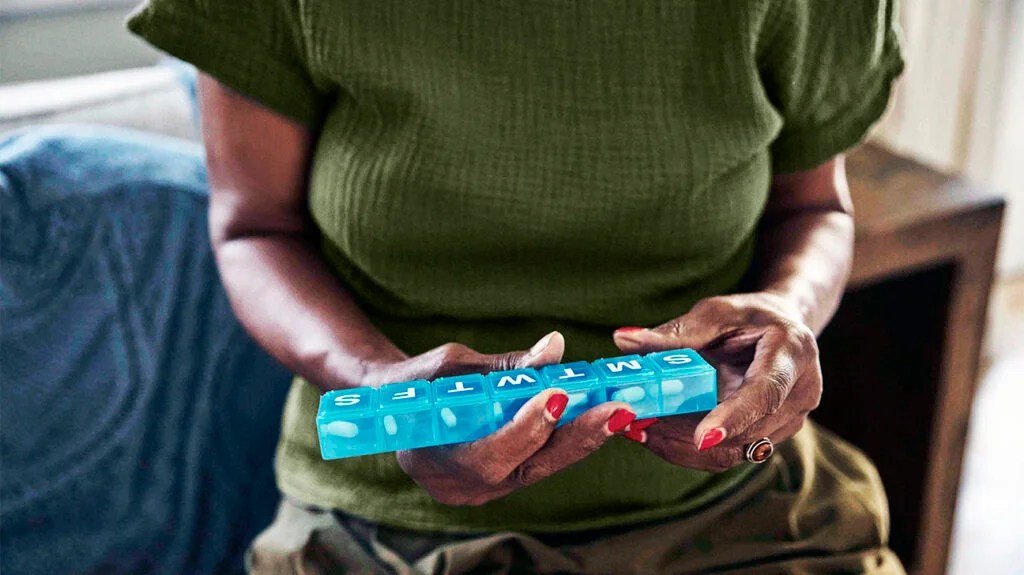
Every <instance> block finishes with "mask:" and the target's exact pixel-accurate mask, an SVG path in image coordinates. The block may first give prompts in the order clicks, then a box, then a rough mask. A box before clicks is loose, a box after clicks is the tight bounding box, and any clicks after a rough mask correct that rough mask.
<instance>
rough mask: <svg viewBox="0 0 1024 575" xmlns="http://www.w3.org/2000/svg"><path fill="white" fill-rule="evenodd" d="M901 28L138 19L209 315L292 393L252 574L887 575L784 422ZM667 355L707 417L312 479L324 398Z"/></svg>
mask: <svg viewBox="0 0 1024 575" xmlns="http://www.w3.org/2000/svg"><path fill="white" fill-rule="evenodd" d="M895 12H896V11H895V7H894V6H893V3H892V2H891V1H888V0H844V1H843V2H838V1H836V2H821V1H815V0H773V1H770V2H746V1H742V0H730V1H723V2H699V1H682V2H671V1H654V0H650V1H628V0H594V1H582V0H581V1H574V2H522V1H510V0H482V1H480V2H472V3H469V2H456V1H450V0H439V1H434V2H398V1H385V0H381V1H377V2H336V1H330V0H305V1H298V0H257V1H252V0H217V1H216V2H214V1H208V0H149V2H148V3H146V4H144V5H142V6H140V7H139V8H138V9H137V10H136V11H135V12H134V13H133V14H132V16H131V17H130V18H129V21H128V26H129V28H130V29H131V30H132V31H134V32H135V33H137V34H139V35H141V36H142V37H144V38H145V39H147V40H148V41H149V42H150V43H152V44H153V45H155V46H157V47H159V48H161V49H163V50H165V51H167V52H169V53H171V54H173V55H175V56H178V57H180V58H182V59H184V60H187V61H189V62H192V63H193V64H195V65H196V66H197V67H198V68H199V69H200V70H201V71H202V73H203V74H202V76H201V78H200V92H201V97H200V100H201V108H202V120H203V132H204V140H205V144H206V154H207V164H208V173H209V182H210V186H211V200H210V208H209V209H210V232H211V235H212V241H213V245H214V249H215V252H216V259H217V262H218V267H219V270H220V273H221V275H222V278H223V282H224V285H225V286H226V288H227V291H228V293H229V295H230V299H231V301H232V305H233V307H234V309H235V311H236V313H237V315H238V317H239V318H240V320H241V321H242V323H243V324H244V325H245V326H246V328H247V329H248V330H249V331H250V332H251V333H252V335H253V336H254V338H255V339H256V340H257V341H258V342H259V343H260V344H261V345H263V346H264V347H265V348H266V349H268V350H269V351H270V352H271V353H272V354H273V355H274V356H275V357H277V358H278V359H280V360H281V361H282V362H283V363H284V364H285V365H287V366H288V367H289V368H290V369H292V370H293V371H294V372H295V373H296V374H297V375H296V378H295V381H294V383H293V385H292V387H291V390H290V393H289V396H288V400H287V404H286V407H285V413H284V422H283V430H282V436H281V439H280V443H279V448H278V451H277V458H276V471H277V478H278V485H279V487H280V489H281V491H282V492H283V493H284V495H285V496H286V498H287V501H286V502H285V503H284V504H283V505H282V507H281V508H280V509H279V512H278V516H277V518H276V519H275V521H274V523H273V524H272V525H271V526H270V527H269V528H268V529H267V530H266V531H265V532H264V533H263V534H262V535H261V536H260V537H259V538H257V540H256V541H255V542H254V544H253V546H252V548H251V549H250V554H249V558H248V562H249V568H250V569H251V570H252V571H253V572H256V573H279V572H301V573H315V572H352V573H390V572H394V573H419V572H432V573H478V572H486V573H521V572H543V573H554V572H571V573H576V572H578V573H617V574H624V573H683V572H687V573H689V572H701V571H714V572H744V573H747V572H749V573H780V572H790V573H810V572H866V573H901V572H902V571H903V569H902V566H901V565H900V563H899V560H898V559H897V558H896V557H895V555H894V554H893V553H892V552H891V551H890V550H889V548H888V547H887V529H888V527H887V522H888V519H887V508H886V502H885V497H884V494H883V491H882V487H881V484H880V481H879V479H878V476H877V473H876V472H875V471H874V469H873V468H872V466H871V464H870V463H869V462H868V461H867V460H866V459H865V457H864V456H863V455H862V454H861V453H859V452H858V451H856V450H855V449H854V448H852V447H851V446H849V445H847V444H845V443H843V442H842V441H840V440H839V439H837V438H836V437H834V436H832V435H830V434H828V433H827V432H825V431H824V430H822V429H819V428H817V427H815V426H814V425H813V424H808V422H807V415H808V413H809V412H810V411H811V410H813V409H814V408H815V407H816V406H817V404H818V401H819V399H820V396H821V393H822V387H823V382H822V379H821V373H820V369H819V365H818V350H817V345H816V342H815V334H816V333H817V332H819V331H820V330H821V329H822V328H823V327H824V326H825V325H826V323H827V322H828V320H829V318H830V316H831V315H832V314H833V312H834V310H835V308H836V306H837V305H838V301H839V299H840V296H841V294H842V291H843V285H844V282H845V279H846V277H847V274H848V271H849V269H850V261H851V252H852V238H853V225H852V215H851V214H852V207H851V203H850V197H849V194H848V190H847V187H846V181H845V175H844V171H843V158H842V154H843V152H844V151H845V150H847V149H848V148H850V147H851V146H853V145H855V144H856V143H858V142H859V141H860V140H861V139H862V138H863V137H864V135H865V133H866V132H867V130H868V129H869V128H870V126H871V125H872V124H873V123H874V122H876V121H877V119H878V118H879V116H880V115H881V114H882V113H883V111H884V109H885V107H886V105H887V101H888V98H889V94H890V90H891V85H892V82H893V80H894V79H895V78H896V77H897V76H898V75H899V73H900V72H901V70H902V65H903V64H902V59H901V56H900V53H899V40H898V30H897V27H896V26H897V25H896V23H895V22H896V13H895ZM634 326H643V327H634ZM682 347H692V348H695V349H697V350H698V351H700V352H701V353H702V354H704V355H705V356H706V357H708V358H709V360H710V361H711V362H712V363H713V364H714V365H715V366H716V368H717V369H718V371H719V376H720V380H721V381H720V390H719V392H720V395H719V398H720V404H719V405H718V406H717V407H716V408H715V409H713V410H712V411H710V412H708V413H706V414H701V415H698V416H675V417H667V418H662V419H661V420H658V421H654V420H650V419H648V420H637V419H636V414H635V413H634V412H633V411H631V409H630V408H629V406H628V405H627V404H623V403H615V402H609V403H606V404H603V405H600V406H598V407H594V408H592V409H590V410H589V411H587V412H585V413H584V414H582V415H580V416H579V417H578V418H576V419H575V420H573V421H572V422H571V423H569V424H567V425H564V426H562V427H559V428H557V429H556V428H555V427H556V423H557V421H558V419H559V417H560V416H561V414H562V410H563V409H564V407H565V403H566V396H565V393H564V392H563V391H561V390H558V389H549V390H546V391H545V392H543V393H541V394H539V395H537V396H536V397H534V398H533V399H532V400H531V401H529V402H528V403H527V404H526V405H525V406H524V407H523V408H522V409H521V410H520V411H519V412H518V413H517V415H516V418H515V420H514V421H513V422H512V423H510V424H508V425H506V426H505V427H503V428H501V429H500V430H498V431H497V432H495V433H494V434H492V435H490V436H488V437H486V438H483V439H480V440H478V441H475V442H471V443H467V444H461V445H457V446H448V447H438V448H425V449H417V450H406V451H399V452H398V453H397V454H383V455H377V456H367V457H359V458H351V459H342V460H335V461H324V460H322V459H321V457H320V453H319V449H318V444H317V437H316V433H315V426H314V418H315V411H316V408H317V404H318V399H319V396H320V394H321V393H323V392H325V391H327V390H331V389H338V388H346V387H355V386H378V385H381V384H385V383H389V382H398V381H407V380H412V379H418V378H422V379H433V378H436V377H440V376H445V375H451V374H462V373H472V372H488V371H494V370H499V369H506V368H513V367H523V366H540V365H545V364H550V363H558V362H560V361H571V360H578V359H586V360H593V359H595V358H598V357H602V356H604V357H608V356H613V355H621V354H622V353H633V352H647V351H652V350H661V349H674V348H682ZM773 449H775V450H777V453H776V454H775V455H774V456H772V457H767V456H769V455H770V454H771V452H772V450H773ZM766 458H767V462H768V464H767V465H757V464H756V463H757V462H761V461H763V460H765V459H766Z"/></svg>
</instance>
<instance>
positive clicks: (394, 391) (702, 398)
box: [316, 349, 718, 459]
mask: <svg viewBox="0 0 1024 575" xmlns="http://www.w3.org/2000/svg"><path fill="white" fill-rule="evenodd" d="M550 387H557V388H559V389H563V390H565V392H566V393H568V394H569V404H568V405H567V406H566V410H565V413H564V414H563V415H562V418H561V420H560V421H559V425H565V423H567V422H569V421H572V420H573V419H574V418H575V417H577V416H578V415H579V414H581V413H583V412H584V411H586V410H587V409H589V408H591V407H593V406H595V405H598V404H599V403H603V402H605V401H623V402H626V403H628V404H630V405H631V406H632V407H633V409H634V410H636V414H637V416H638V417H641V418H644V417H660V416H666V415H676V414H681V413H694V412H700V411H708V410H710V409H712V408H714V407H715V405H716V403H717V398H718V392H717V381H716V377H715V370H714V368H712V367H711V366H710V365H709V364H708V363H707V362H706V361H704V359H703V358H702V357H701V356H700V355H698V354H697V352H695V351H693V350H692V349H680V350H673V351H662V352H658V353H652V354H648V355H646V356H639V355H627V356H624V357H614V358H610V359H599V360H597V361H595V362H593V363H587V362H585V361H577V362H573V363H564V364H559V365H549V366H546V367H543V368H541V369H540V370H535V369H514V370H510V371H497V372H493V373H490V374H487V375H479V374H469V375H460V376H455V377H443V378H440V379H436V380H434V381H433V382H428V381H425V380H416V381H408V382H405V383H392V384H389V385H384V386H381V387H380V388H379V389H372V388H356V389H344V390H338V391H331V392H328V393H326V394H324V395H323V396H322V397H321V398H320V409H319V411H318V412H317V416H316V427H317V433H318V435H319V436H320V451H321V454H322V456H323V458H324V459H339V458H342V457H354V456H357V455H367V454H370V453H384V452H387V451H397V450H400V449H414V448H417V447H427V446H432V445H447V444H451V443H461V442H464V441H472V440H474V439H479V438H481V437H484V436H486V435H488V434H490V433H493V432H494V431H495V430H497V429H498V428H499V427H501V426H502V425H504V424H505V423H507V422H508V421H510V420H511V419H512V417H513V416H515V414H516V412H517V411H518V410H519V408H521V407H522V406H523V404H524V403H526V402H527V401H528V400H529V399H530V398H531V397H533V396H534V395H536V394H537V393H539V392H540V391H542V390H544V389H546V388H550Z"/></svg>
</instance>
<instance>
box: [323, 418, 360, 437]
mask: <svg viewBox="0 0 1024 575" xmlns="http://www.w3.org/2000/svg"><path fill="white" fill-rule="evenodd" d="M325 431H327V433H329V434H331V435H337V436H338V437H348V438H352V437H355V436H357V435H359V426H358V425H356V424H354V423H352V422H351V421H332V422H330V423H328V424H327V428H326V430H325Z"/></svg>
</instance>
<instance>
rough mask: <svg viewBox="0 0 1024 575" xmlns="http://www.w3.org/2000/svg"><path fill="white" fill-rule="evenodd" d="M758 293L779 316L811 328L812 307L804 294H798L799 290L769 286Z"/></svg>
mask: <svg viewBox="0 0 1024 575" xmlns="http://www.w3.org/2000/svg"><path fill="white" fill-rule="evenodd" d="M759 293H761V294H762V295H763V296H764V297H765V298H767V299H768V300H769V301H770V302H771V304H772V306H773V307H774V308H776V310H777V311H778V312H779V313H780V314H782V315H784V316H785V317H788V318H790V319H792V320H793V321H796V322H799V323H800V324H802V325H806V326H808V327H812V326H811V318H813V317H814V309H813V305H812V304H811V303H809V302H808V299H807V297H806V296H805V295H804V294H801V293H800V290H798V289H795V288H794V287H793V286H786V285H771V286H766V287H765V288H763V289H761V290H760V291H759ZM812 329H813V328H812Z"/></svg>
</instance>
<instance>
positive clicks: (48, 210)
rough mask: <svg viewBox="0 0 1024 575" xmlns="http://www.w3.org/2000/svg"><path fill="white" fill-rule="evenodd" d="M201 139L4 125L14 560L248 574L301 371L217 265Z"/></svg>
mask: <svg viewBox="0 0 1024 575" xmlns="http://www.w3.org/2000/svg"><path fill="white" fill-rule="evenodd" d="M206 203H207V197H206V178H205V171H204V167H203V161H202V152H201V149H200V148H199V147H198V146H196V145H194V144H190V143H186V142H180V141H177V140H171V139H168V138H161V137H156V136H149V135H142V134H139V133H135V132H129V131H125V130H118V129H112V128H85V127H75V128H72V127H55V128H53V127H51V128H42V129H35V130H28V131H22V132H18V133H13V134H6V135H0V215H2V222H0V313H2V316H0V425H2V434H0V448H2V451H0V455H2V460H0V465H2V468H0V472H2V475H0V502H2V507H0V545H2V548H0V572H3V573H4V574H7V573H11V574H33V573H40V574H43V573H45V574H53V573H83V572H95V573H105V574H106V573H224V572H236V571H240V570H241V568H242V564H241V557H242V553H243V552H244V549H245V547H246V545H247V543H248V542H249V540H251V538H252V537H254V535H255V534H256V533H257V532H258V531H259V530H260V529H261V528H262V527H263V526H265V525H266V524H267V523H268V522H269V521H270V519H271V516H272V513H273V510H274V509H275V506H276V504H277V500H278V494H277V491H276V489H275V487H274V483H273V470H272V457H273V449H274V445H275V442H276V439H277V434H278V427H279V424H280V412H281V405H282V402H283V398H284V394H285V392H286V389H287V383H288V380H289V375H288V373H287V372H286V371H285V370H284V369H283V368H282V367H281V366H280V365H278V364H277V363H276V362H274V361H273V360H272V359H271V358H270V357H268V356H267V355H266V354H265V353H264V352H263V351H261V350H260V349H259V348H258V347H257V346H256V345H255V344H254V343H253V342H252V340H251V339H250V338H249V337H248V336H247V335H246V333H245V332H244V331H243V330H242V328H241V326H240V325H239V324H238V322H237V320H236V319H235V317H234V315H233V314H232V311H231V308H230V306H229V304H228V301H227V299H226V296H225V294H224V290H223V288H222V286H221V284H220V281H219V278H218V276H217V271H216V269H215V267H214V260H213V255H212V253H211V251H210V246H209V242H208V239H207V231H206Z"/></svg>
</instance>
